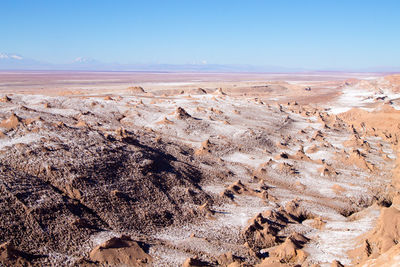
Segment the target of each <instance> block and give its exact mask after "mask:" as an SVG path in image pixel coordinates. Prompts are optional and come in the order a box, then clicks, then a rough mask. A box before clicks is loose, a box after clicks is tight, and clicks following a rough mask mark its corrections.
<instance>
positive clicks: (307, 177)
mask: <svg viewBox="0 0 400 267" xmlns="http://www.w3.org/2000/svg"><path fill="white" fill-rule="evenodd" d="M1 75H3V76H2V77H1V78H2V79H0V80H1V81H2V83H1V84H0V87H1V90H2V95H1V99H0V100H1V102H0V118H1V120H0V192H1V193H0V199H1V201H0V216H1V220H0V244H1V245H0V266H186V267H188V266H230V267H234V266H398V265H396V264H398V262H400V244H399V241H400V230H399V229H400V227H399V225H400V197H399V196H400V194H399V189H400V183H399V179H398V178H399V173H400V172H399V170H398V168H397V166H398V161H397V153H398V151H399V144H398V141H399V140H398V138H399V134H398V133H399V129H400V111H399V109H400V105H399V102H400V76H398V75H392V76H382V75H376V76H375V77H367V76H365V75H364V76H360V77H358V76H357V75H355V76H357V77H354V76H351V75H350V74H349V75H347V76H346V75H344V76H339V77H337V76H333V75H332V76H330V77H318V76H306V77H298V76H296V77H294V78H293V77H291V76H290V75H287V76H274V77H270V76H269V77H267V78H270V80H263V77H262V76H257V77H256V76H254V77H253V76H252V77H247V78H246V77H239V78H238V77H236V76H235V75H231V76H229V75H227V77H225V78H224V77H223V75H222V76H221V75H219V76H212V75H211V76H209V77H201V79H196V75H195V74H192V75H191V76H190V77H186V78H185V77H184V78H180V79H184V81H187V79H191V80H190V82H184V81H182V80H180V79H178V78H177V77H180V76H179V75H177V74H171V75H172V76H173V77H172V78H168V77H169V76H166V77H167V78H168V79H167V78H166V77H162V78H157V79H161V80H162V79H165V80H166V81H167V82H162V81H160V80H155V81H151V82H150V81H148V80H146V81H145V80H143V81H141V82H138V83H137V84H139V85H141V86H129V84H128V85H127V82H126V81H125V80H124V78H123V77H116V78H115V77H114V80H110V79H111V78H112V77H113V76H112V75H113V74H108V75H109V76H107V79H109V80H107V79H103V80H100V78H99V77H101V75H102V74H96V75H97V76H99V77H97V76H96V77H94V78H93V77H91V78H90V79H96V82H94V80H90V79H89V78H88V81H86V80H85V82H84V81H80V82H79V81H78V82H76V77H70V75H72V74H65V77H64V76H63V77H61V78H60V77H58V76H57V77H55V76H54V75H55V74H46V75H48V76H46V77H47V78H46V79H44V78H43V77H42V76H40V75H42V74H40V73H39V74H36V76H35V73H33V74H29V75H31V76H29V75H28V77H26V75H27V74H26V73H24V74H23V75H22V74H21V75H20V76H18V75H15V76H12V75H10V74H7V73H3V74H1ZM52 75H53V76H52ZM57 75H58V74H57ZM82 75H83V74H82ZM86 75H88V74H86ZM103 75H106V74H103ZM114 75H116V74H114ZM174 75H176V77H175V76H174ZM39 76H40V77H42V78H43V79H39V78H38V77H39ZM59 76H60V75H59ZM150 76H151V75H150ZM154 76H157V75H156V74H154ZM192 76H193V77H192ZM292 76H294V75H292ZM49 77H50V78H49ZM54 77H55V78H54ZM110 77H111V78H110ZM245 78H246V79H245ZM18 79H21V80H22V82H21V81H20V80H18ZM35 79H36V80H35ZM57 79H59V80H61V79H63V80H66V79H70V80H71V81H70V82H68V83H64V84H61V83H60V84H57V82H55V81H57ZM118 79H120V80H121V82H120V83H118V82H116V81H115V80H118ZM146 79H148V77H147V76H146ZM171 79H172V80H171ZM174 79H175V80H174ZM185 79H186V80H185ZM224 79H225V80H224ZM240 79H241V80H240ZM264 79H265V78H264ZM250 80H251V81H250ZM26 81H28V83H27V82H26ZM32 81H33V82H32ZM29 82H31V83H29ZM40 83H42V84H40ZM21 84H22V85H23V86H22V85H21ZM43 84H44V85H43ZM46 84H47V85H49V84H50V85H52V86H53V85H54V86H55V88H56V87H57V88H58V89H49V88H45V85H46ZM88 84H89V85H93V86H88ZM13 86H14V88H12V87H13ZM18 86H19V87H18ZM35 86H36V87H40V89H39V88H38V89H34V87H35ZM85 86H86V87H85ZM6 87H7V88H11V89H8V91H7V89H6ZM30 87H32V89H29V90H28V91H27V88H30ZM78 87H79V89H78ZM220 87H221V88H220ZM71 88H72V89H71Z"/></svg>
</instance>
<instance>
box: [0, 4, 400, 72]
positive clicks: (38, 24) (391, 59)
mask: <svg viewBox="0 0 400 267" xmlns="http://www.w3.org/2000/svg"><path fill="white" fill-rule="evenodd" d="M0 52H9V53H18V54H21V55H23V56H25V57H30V58H34V59H38V60H43V61H47V62H53V63H65V62H69V61H72V60H73V59H74V58H76V57H80V56H83V57H90V58H94V59H97V60H99V61H104V62H120V63H172V64H182V63H192V62H201V61H207V62H208V63H217V64H252V65H276V66H286V67H305V68H349V67H350V68H360V67H372V66H400V1H398V0H392V1H389V0H374V1H372V0H336V1H335V0H319V1H311V0H309V1H308V0H297V1H296V0H292V1H289V0H286V1H285V0H283V1H278V0H271V1H268V0H265V1H257V0H246V1H245V0H241V1H239V0H229V1H225V0H181V1H178V0H171V1H169V0H159V1H154V0H141V1H122V0H121V1H118V0H115V1H112V0H108V1H105V0H104V1H103V0H79V1H78V0H76V1H75V0H64V1H63V0H49V1H43V0H26V1H22V0H2V1H1V2H0Z"/></svg>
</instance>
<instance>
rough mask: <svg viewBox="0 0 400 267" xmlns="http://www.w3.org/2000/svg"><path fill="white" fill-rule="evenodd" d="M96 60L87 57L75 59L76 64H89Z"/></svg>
mask: <svg viewBox="0 0 400 267" xmlns="http://www.w3.org/2000/svg"><path fill="white" fill-rule="evenodd" d="M93 61H94V59H92V58H87V57H77V58H75V59H74V62H75V63H88V62H93Z"/></svg>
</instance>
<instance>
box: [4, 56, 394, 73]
mask: <svg viewBox="0 0 400 267" xmlns="http://www.w3.org/2000/svg"><path fill="white" fill-rule="evenodd" d="M0 70H75V71H78V70H81V71H149V72H150V71H157V72H181V71H187V72H270V73H274V72H275V73H288V72H309V71H325V70H312V69H304V68H287V67H280V66H254V65H239V64H238V65H228V64H227V65H223V64H118V63H104V62H100V61H97V60H95V59H91V58H85V57H78V58H76V59H75V60H74V61H72V62H71V63H69V64H52V63H46V62H42V61H38V60H35V59H30V58H25V57H24V56H22V55H18V54H10V53H0ZM326 71H361V72H400V67H377V68H364V69H357V70H355V69H353V70H349V69H347V70H346V69H342V70H338V69H330V70H326Z"/></svg>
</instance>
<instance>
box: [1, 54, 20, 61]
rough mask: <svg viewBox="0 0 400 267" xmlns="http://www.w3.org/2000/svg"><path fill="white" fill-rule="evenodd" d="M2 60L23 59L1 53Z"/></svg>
mask: <svg viewBox="0 0 400 267" xmlns="http://www.w3.org/2000/svg"><path fill="white" fill-rule="evenodd" d="M0 59H16V60H22V59H23V57H21V56H19V55H16V54H7V53H0Z"/></svg>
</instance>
